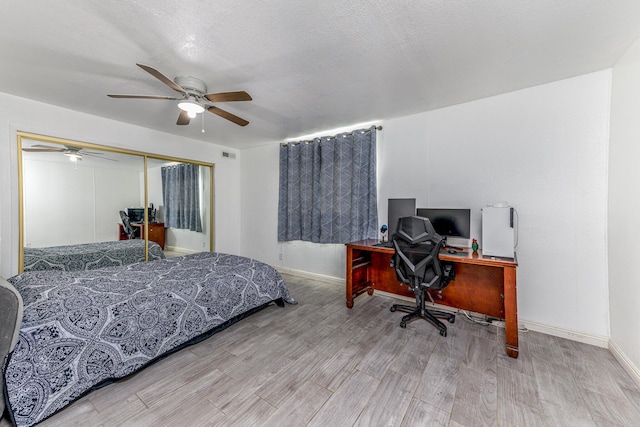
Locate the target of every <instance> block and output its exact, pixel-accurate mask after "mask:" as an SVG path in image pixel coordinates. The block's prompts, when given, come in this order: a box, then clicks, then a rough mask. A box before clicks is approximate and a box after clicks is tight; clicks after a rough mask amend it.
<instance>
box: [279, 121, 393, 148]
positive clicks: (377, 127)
mask: <svg viewBox="0 0 640 427" xmlns="http://www.w3.org/2000/svg"><path fill="white" fill-rule="evenodd" d="M375 129H376V130H382V126H376V127H375ZM354 132H356V131H355V130H352V131H351V132H340V133H339V134H338V135H344V136H346V135H353V133H354ZM363 133H364V132H363ZM321 138H322V137H321ZM314 139H315V138H314ZM329 139H331V137H329ZM301 142H307V143H309V142H310V141H291V142H287V143H283V144H282V146H283V147H286V146H287V145H288V144H292V145H298V144H300V143H301Z"/></svg>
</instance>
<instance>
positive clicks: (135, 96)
mask: <svg viewBox="0 0 640 427" xmlns="http://www.w3.org/2000/svg"><path fill="white" fill-rule="evenodd" d="M107 96H109V97H111V98H138V99H171V100H176V99H178V98H174V97H173V96H156V95H114V94H109V95H107Z"/></svg>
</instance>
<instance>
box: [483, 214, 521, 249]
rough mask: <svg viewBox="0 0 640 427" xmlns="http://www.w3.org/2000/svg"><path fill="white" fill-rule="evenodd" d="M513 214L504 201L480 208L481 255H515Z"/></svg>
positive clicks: (514, 221)
mask: <svg viewBox="0 0 640 427" xmlns="http://www.w3.org/2000/svg"><path fill="white" fill-rule="evenodd" d="M515 215H516V214H515V210H514V209H513V207H511V206H509V205H508V204H507V203H506V202H501V203H497V204H495V205H490V206H487V207H484V208H482V255H484V256H495V257H504V258H514V257H515V256H514V254H515V250H514V248H515V231H514V230H515V223H516V218H515Z"/></svg>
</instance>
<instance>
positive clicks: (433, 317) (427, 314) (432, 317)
mask: <svg viewBox="0 0 640 427" xmlns="http://www.w3.org/2000/svg"><path fill="white" fill-rule="evenodd" d="M389 310H390V311H391V312H392V313H393V312H394V311H396V310H400V311H408V312H409V314H407V315H406V316H404V317H403V318H402V319H401V320H400V327H401V328H406V327H407V322H409V321H411V320H413V319H416V318H421V319H424V320H426V321H427V322H429V323H431V324H432V325H433V326H435V327H436V328H438V329H439V330H440V335H442V336H443V337H446V336H447V327H446V326H445V325H444V323H442V322H441V321H440V320H438V317H439V318H441V319H447V321H448V322H449V323H454V322H455V321H456V316H455V314H452V313H447V312H444V311H438V310H427V309H425V308H421V307H412V306H409V305H403V304H393V305H392V306H391V308H390V309H389Z"/></svg>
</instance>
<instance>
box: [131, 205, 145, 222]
mask: <svg viewBox="0 0 640 427" xmlns="http://www.w3.org/2000/svg"><path fill="white" fill-rule="evenodd" d="M127 216H129V221H131V222H142V221H144V208H128V209H127Z"/></svg>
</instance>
